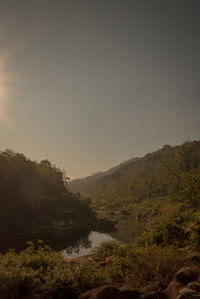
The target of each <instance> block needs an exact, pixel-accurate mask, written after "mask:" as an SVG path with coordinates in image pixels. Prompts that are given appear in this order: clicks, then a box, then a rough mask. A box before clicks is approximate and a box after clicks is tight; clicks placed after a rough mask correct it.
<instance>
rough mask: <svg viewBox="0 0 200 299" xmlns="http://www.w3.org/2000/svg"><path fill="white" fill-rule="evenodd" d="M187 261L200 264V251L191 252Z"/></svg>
mask: <svg viewBox="0 0 200 299" xmlns="http://www.w3.org/2000/svg"><path fill="white" fill-rule="evenodd" d="M186 261H188V262H191V263H193V264H200V253H199V252H194V253H192V254H190V255H189V256H188V257H187V258H186Z"/></svg>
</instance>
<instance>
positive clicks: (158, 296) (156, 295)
mask: <svg viewBox="0 0 200 299" xmlns="http://www.w3.org/2000/svg"><path fill="white" fill-rule="evenodd" d="M141 298H143V299H165V298H166V295H165V293H163V292H160V291H157V292H152V293H149V294H144V295H143V296H142V297H141Z"/></svg>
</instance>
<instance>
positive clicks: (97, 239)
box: [62, 231, 113, 258]
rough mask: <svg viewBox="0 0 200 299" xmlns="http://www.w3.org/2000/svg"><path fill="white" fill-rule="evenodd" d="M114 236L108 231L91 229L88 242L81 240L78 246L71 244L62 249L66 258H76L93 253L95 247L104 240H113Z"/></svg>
mask: <svg viewBox="0 0 200 299" xmlns="http://www.w3.org/2000/svg"><path fill="white" fill-rule="evenodd" d="M111 240H113V238H112V237H111V236H110V235H109V234H107V233H99V232H96V231H91V232H90V234H89V236H88V244H86V242H83V243H82V242H80V243H79V245H78V246H77V247H72V246H69V247H67V248H66V249H64V250H63V251H62V254H63V255H64V257H65V258H74V257H80V256H84V255H88V254H91V253H92V250H93V248H95V247H97V246H99V245H100V244H101V243H102V242H104V241H111Z"/></svg>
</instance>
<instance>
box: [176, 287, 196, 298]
mask: <svg viewBox="0 0 200 299" xmlns="http://www.w3.org/2000/svg"><path fill="white" fill-rule="evenodd" d="M195 293H196V291H195V290H192V289H189V288H183V289H181V290H180V295H182V296H185V297H188V296H191V295H193V294H195Z"/></svg>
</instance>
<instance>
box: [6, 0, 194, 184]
mask: <svg viewBox="0 0 200 299" xmlns="http://www.w3.org/2000/svg"><path fill="white" fill-rule="evenodd" d="M199 56H200V1H199V0H187V1H186V0H131V1H129V0H120V1H119V0H71V1H70V0H58V1H55V0H54V1H51V0H48V1H47V0H40V1H38V0H29V1H27V0H12V1H11V0H6V1H4V0H0V150H4V149H7V148H8V149H12V150H14V151H16V152H20V153H24V154H25V155H26V156H27V157H29V158H30V159H32V160H37V161H40V160H42V159H49V160H50V161H51V162H52V163H53V164H55V165H56V166H59V167H60V168H61V169H64V170H65V171H66V173H67V175H68V176H69V177H70V178H71V179H73V178H78V177H84V176H87V175H91V174H92V173H96V172H98V171H102V170H107V169H109V168H110V167H113V166H115V165H117V164H119V163H121V162H123V161H125V160H127V159H130V158H133V157H141V156H143V155H145V154H146V153H148V152H152V151H154V150H157V149H159V148H161V147H162V146H163V145H165V144H170V145H177V144H181V143H183V142H184V141H186V140H194V139H195V140H200V117H199V113H200V98H199V95H200V59H199V58H200V57H199Z"/></svg>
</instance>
